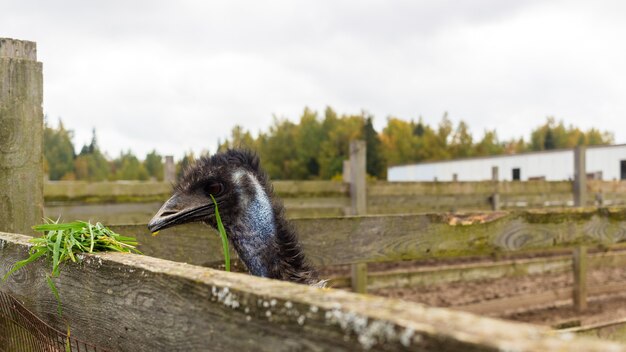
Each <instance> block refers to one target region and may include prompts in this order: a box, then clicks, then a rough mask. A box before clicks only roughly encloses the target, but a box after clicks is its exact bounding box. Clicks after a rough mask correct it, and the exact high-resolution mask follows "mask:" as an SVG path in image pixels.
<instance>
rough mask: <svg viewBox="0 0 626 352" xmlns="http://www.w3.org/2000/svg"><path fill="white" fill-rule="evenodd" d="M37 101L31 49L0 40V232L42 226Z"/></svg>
mask: <svg viewBox="0 0 626 352" xmlns="http://www.w3.org/2000/svg"><path fill="white" fill-rule="evenodd" d="M42 101H43V74H42V65H41V63H40V62H37V44H35V43H34V42H29V41H22V40H14V39H7V38H0V231H5V232H14V233H22V234H34V232H33V230H32V229H31V226H33V225H35V224H39V223H41V222H42V220H43V219H42V218H43V153H42V149H43V109H42V106H41V104H42Z"/></svg>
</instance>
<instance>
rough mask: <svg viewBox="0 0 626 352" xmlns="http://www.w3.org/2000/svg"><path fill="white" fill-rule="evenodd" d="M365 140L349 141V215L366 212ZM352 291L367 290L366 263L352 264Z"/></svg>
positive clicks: (360, 291) (361, 291)
mask: <svg viewBox="0 0 626 352" xmlns="http://www.w3.org/2000/svg"><path fill="white" fill-rule="evenodd" d="M365 148H366V145H365V141H352V142H350V171H349V177H350V199H351V204H352V207H351V210H352V211H351V215H365V214H367V198H366V197H367V193H366V184H365V175H366V170H365V155H366V149H365ZM351 271H352V273H351V281H352V291H354V292H359V293H365V292H366V291H367V263H356V264H352V268H351Z"/></svg>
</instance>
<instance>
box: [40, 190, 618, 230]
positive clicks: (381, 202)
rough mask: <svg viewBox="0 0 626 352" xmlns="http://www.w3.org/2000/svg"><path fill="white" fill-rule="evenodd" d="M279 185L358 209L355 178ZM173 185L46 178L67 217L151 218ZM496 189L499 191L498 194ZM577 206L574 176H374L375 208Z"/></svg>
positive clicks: (333, 205) (614, 198) (325, 204)
mask: <svg viewBox="0 0 626 352" xmlns="http://www.w3.org/2000/svg"><path fill="white" fill-rule="evenodd" d="M274 188H275V190H276V193H277V195H278V196H279V197H281V198H282V199H283V202H284V203H285V206H286V208H287V214H288V216H289V217H291V218H298V217H328V216H342V215H347V214H350V210H349V209H350V206H351V204H350V203H351V202H350V190H349V184H348V183H342V182H338V181H276V182H274ZM170 192H171V186H170V184H168V183H163V182H129V181H119V182H101V183H87V182H81V181H54V182H46V183H45V184H44V196H45V213H46V215H47V216H49V217H53V218H57V217H59V216H62V217H63V218H64V219H68V220H69V219H93V220H98V221H102V222H104V223H107V224H128V223H143V222H146V221H147V220H148V219H150V218H151V217H152V215H154V213H155V212H156V210H158V209H159V207H160V206H161V204H162V202H163V201H165V200H166V199H167V198H168V197H169V196H170ZM587 192H588V194H590V196H589V197H587V205H588V206H594V205H597V206H601V205H604V206H613V205H623V204H626V182H624V181H591V180H590V181H588V182H587ZM494 195H495V196H494ZM493 199H498V200H499V208H501V209H524V208H542V207H570V206H572V205H573V204H574V197H573V193H572V182H568V181H563V182H546V181H528V182H498V183H494V182H491V181H485V182H383V181H377V182H369V183H368V184H367V197H366V203H367V206H366V208H367V213H368V214H408V213H420V212H435V211H445V212H448V211H468V210H489V209H492V207H493Z"/></svg>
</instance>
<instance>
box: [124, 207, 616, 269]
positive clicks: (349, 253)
mask: <svg viewBox="0 0 626 352" xmlns="http://www.w3.org/2000/svg"><path fill="white" fill-rule="evenodd" d="M292 223H293V225H294V226H295V227H296V229H297V231H298V234H299V238H300V241H301V243H302V246H303V248H304V251H305V253H306V255H307V257H308V259H309V260H310V262H311V263H312V264H314V265H338V264H352V263H366V262H384V261H398V260H411V259H424V258H455V257H467V256H481V255H496V254H498V253H504V252H534V251H542V250H543V251H545V250H550V249H559V248H573V247H574V246H576V245H578V244H586V245H589V246H601V247H609V248H610V247H611V246H614V245H616V244H618V243H621V242H624V241H626V209H615V210H611V209H600V210H595V209H582V210H558V211H557V210H545V211H523V212H486V213H469V214H414V215H391V216H356V217H340V218H323V219H293V220H292ZM112 228H113V229H114V230H116V231H117V232H119V233H122V234H126V235H132V236H136V237H137V238H138V240H139V242H140V244H141V245H140V249H141V250H142V251H143V252H144V253H145V254H148V255H151V256H155V257H158V258H164V259H173V260H177V261H183V262H187V263H193V264H203V263H209V262H216V261H220V260H222V259H223V258H222V257H221V244H220V242H219V241H220V240H219V237H218V236H217V234H216V233H215V232H214V230H212V229H211V228H209V227H207V226H205V225H202V224H188V225H183V226H180V227H174V228H172V229H167V230H164V231H162V232H160V233H159V236H156V237H152V236H151V235H150V233H149V231H148V229H147V226H146V225H126V226H113V227H112Z"/></svg>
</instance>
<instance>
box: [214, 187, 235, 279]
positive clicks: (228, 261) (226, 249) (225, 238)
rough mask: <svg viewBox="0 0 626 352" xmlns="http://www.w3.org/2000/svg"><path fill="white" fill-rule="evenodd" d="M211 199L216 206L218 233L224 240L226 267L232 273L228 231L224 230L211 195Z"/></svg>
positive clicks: (223, 248) (215, 203)
mask: <svg viewBox="0 0 626 352" xmlns="http://www.w3.org/2000/svg"><path fill="white" fill-rule="evenodd" d="M211 199H212V200H213V204H214V205H215V221H217V231H218V232H219V233H220V237H221V238H222V250H223V251H224V266H225V267H226V271H230V252H229V250H228V237H227V236H226V230H225V229H224V224H222V218H221V217H220V211H219V209H218V208H217V202H216V201H215V198H214V197H213V195H212V194H211Z"/></svg>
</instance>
